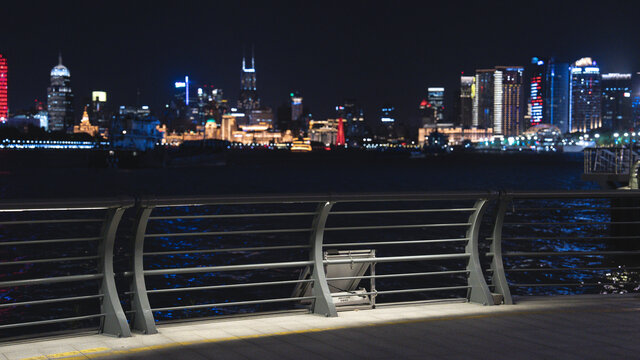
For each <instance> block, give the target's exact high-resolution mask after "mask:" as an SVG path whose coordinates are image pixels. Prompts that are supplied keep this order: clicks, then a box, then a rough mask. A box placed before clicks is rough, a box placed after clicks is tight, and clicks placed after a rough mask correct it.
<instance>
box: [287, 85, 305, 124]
mask: <svg viewBox="0 0 640 360" xmlns="http://www.w3.org/2000/svg"><path fill="white" fill-rule="evenodd" d="M289 96H290V97H291V121H293V122H297V121H300V118H301V117H302V112H303V108H302V96H300V94H297V93H293V92H292V93H290V94H289Z"/></svg>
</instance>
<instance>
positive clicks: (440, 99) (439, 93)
mask: <svg viewBox="0 0 640 360" xmlns="http://www.w3.org/2000/svg"><path fill="white" fill-rule="evenodd" d="M427 101H428V102H429V104H431V109H432V110H433V120H434V123H436V124H439V123H443V122H444V88H443V87H430V88H427Z"/></svg>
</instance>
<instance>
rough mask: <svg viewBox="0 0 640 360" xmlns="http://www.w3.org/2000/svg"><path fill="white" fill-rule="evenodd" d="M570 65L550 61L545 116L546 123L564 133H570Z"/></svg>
mask: <svg viewBox="0 0 640 360" xmlns="http://www.w3.org/2000/svg"><path fill="white" fill-rule="evenodd" d="M570 80H571V76H570V73H569V63H564V62H555V61H554V59H551V60H549V63H548V67H547V93H546V97H545V99H546V101H545V103H546V108H545V109H544V114H545V117H546V119H547V120H546V121H547V122H548V123H550V124H552V125H555V126H557V127H558V128H559V129H560V130H561V131H562V132H563V133H567V132H569V82H570Z"/></svg>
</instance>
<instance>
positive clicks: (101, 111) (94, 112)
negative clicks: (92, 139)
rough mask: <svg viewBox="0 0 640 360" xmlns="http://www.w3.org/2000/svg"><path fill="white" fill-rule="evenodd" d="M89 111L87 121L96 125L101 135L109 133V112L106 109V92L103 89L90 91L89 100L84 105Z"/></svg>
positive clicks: (105, 135)
mask: <svg viewBox="0 0 640 360" xmlns="http://www.w3.org/2000/svg"><path fill="white" fill-rule="evenodd" d="M86 109H88V111H89V122H90V123H91V124H93V125H96V126H98V128H99V132H100V134H101V135H102V136H104V137H107V135H108V133H109V128H110V125H111V124H110V123H111V116H110V115H111V114H109V112H108V111H107V93H106V92H105V91H92V92H91V101H89V103H88V104H87V105H86Z"/></svg>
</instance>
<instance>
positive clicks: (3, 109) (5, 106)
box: [0, 54, 9, 123]
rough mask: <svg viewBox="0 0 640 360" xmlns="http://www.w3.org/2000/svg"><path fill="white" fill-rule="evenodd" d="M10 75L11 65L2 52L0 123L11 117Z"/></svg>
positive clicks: (0, 65)
mask: <svg viewBox="0 0 640 360" xmlns="http://www.w3.org/2000/svg"><path fill="white" fill-rule="evenodd" d="M8 75H9V67H8V65H7V59H5V58H4V57H3V56H2V54H0V123H4V122H7V120H8V119H9V98H8V95H9V86H8V83H7V76H8Z"/></svg>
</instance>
